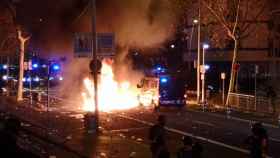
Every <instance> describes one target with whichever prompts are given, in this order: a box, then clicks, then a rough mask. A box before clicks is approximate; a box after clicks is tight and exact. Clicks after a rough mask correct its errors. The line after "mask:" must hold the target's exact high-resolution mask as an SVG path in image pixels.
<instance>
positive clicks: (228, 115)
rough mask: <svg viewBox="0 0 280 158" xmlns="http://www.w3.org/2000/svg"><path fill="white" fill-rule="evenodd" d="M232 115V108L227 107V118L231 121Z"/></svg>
mask: <svg viewBox="0 0 280 158" xmlns="http://www.w3.org/2000/svg"><path fill="white" fill-rule="evenodd" d="M230 114H231V111H230V108H229V107H227V118H228V119H230V118H231V117H230Z"/></svg>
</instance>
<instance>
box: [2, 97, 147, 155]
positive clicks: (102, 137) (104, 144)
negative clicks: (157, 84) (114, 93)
mask: <svg viewBox="0 0 280 158" xmlns="http://www.w3.org/2000/svg"><path fill="white" fill-rule="evenodd" d="M0 107H1V111H4V110H5V111H4V112H7V113H10V114H16V115H17V117H19V119H21V120H23V122H26V121H27V122H29V121H30V120H31V121H32V120H33V121H34V120H36V121H38V122H37V123H38V124H36V125H34V126H33V124H31V125H30V124H29V125H28V126H25V127H24V128H25V130H27V131H29V130H30V131H31V133H36V134H35V135H32V137H36V138H38V136H36V135H37V134H38V135H40V136H39V137H40V139H46V140H47V139H51V140H48V142H47V143H51V145H48V147H46V145H45V144H41V146H43V147H44V146H45V147H46V148H47V149H45V151H48V154H50V155H54V156H56V157H57V158H59V157H67V158H68V157H69V158H70V157H85V158H86V157H87V158H106V157H111V158H129V157H130V155H131V156H133V158H148V157H151V154H150V150H149V146H148V145H146V144H144V143H142V142H139V141H136V140H131V139H128V138H125V137H122V136H120V135H119V134H117V133H110V132H109V131H106V130H101V132H100V133H99V134H98V135H97V134H95V133H87V132H85V130H84V129H83V121H82V118H81V119H80V120H79V121H77V120H76V119H75V118H70V117H68V116H65V118H62V117H64V116H61V118H60V119H59V120H57V117H51V119H50V120H49V121H52V122H56V124H55V125H54V124H53V129H52V130H51V131H53V130H54V129H55V130H57V127H58V126H59V128H61V127H64V128H65V133H64V134H61V133H60V134H61V135H62V136H67V138H66V141H65V142H64V143H62V141H60V140H63V139H65V138H58V136H57V135H56V136H54V135H49V136H45V133H46V131H44V130H46V128H44V127H42V129H38V128H37V126H42V125H43V121H41V120H42V118H39V117H44V112H43V113H41V114H40V115H37V113H38V112H34V108H30V107H29V106H26V105H25V104H24V103H23V104H17V103H16V102H14V101H12V100H11V99H8V100H6V98H4V97H2V98H1V101H0ZM20 110H23V111H24V112H25V113H26V111H28V112H29V114H28V115H26V116H28V118H26V117H25V116H23V115H20V114H21V113H22V112H19V111H20ZM18 114H19V115H20V116H18ZM49 115H51V116H57V113H56V112H50V113H49ZM64 119H65V120H66V119H68V120H67V124H65V122H63V120H64ZM69 119H73V120H69ZM33 121H32V123H33ZM69 121H70V122H71V123H69ZM60 122H61V123H60ZM55 126H57V127H55ZM43 128H44V129H43ZM47 133H51V132H50V131H49V132H47ZM69 134H70V135H69ZM44 137H45V138H44ZM43 141H44V140H43ZM45 143H46V142H45ZM49 146H51V147H49ZM76 153H78V154H76Z"/></svg>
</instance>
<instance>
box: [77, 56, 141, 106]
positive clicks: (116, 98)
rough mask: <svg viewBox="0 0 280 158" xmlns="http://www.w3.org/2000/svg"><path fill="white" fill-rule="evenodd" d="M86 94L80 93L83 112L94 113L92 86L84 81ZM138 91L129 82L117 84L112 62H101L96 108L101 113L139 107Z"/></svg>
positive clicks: (89, 82)
mask: <svg viewBox="0 0 280 158" xmlns="http://www.w3.org/2000/svg"><path fill="white" fill-rule="evenodd" d="M84 86H85V88H86V92H83V93H82V98H83V107H82V108H83V110H85V111H94V110H95V108H94V91H93V87H94V84H93V82H92V80H90V79H89V78H86V79H84ZM138 96H139V90H138V89H137V88H136V86H132V85H131V83H130V82H129V81H122V82H117V81H116V80H115V79H114V73H113V70H112V61H111V60H103V61H102V69H101V74H100V78H99V83H98V108H99V110H101V111H112V110H124V109H130V108H134V107H137V106H138V105H139V99H138V98H139V97H138Z"/></svg>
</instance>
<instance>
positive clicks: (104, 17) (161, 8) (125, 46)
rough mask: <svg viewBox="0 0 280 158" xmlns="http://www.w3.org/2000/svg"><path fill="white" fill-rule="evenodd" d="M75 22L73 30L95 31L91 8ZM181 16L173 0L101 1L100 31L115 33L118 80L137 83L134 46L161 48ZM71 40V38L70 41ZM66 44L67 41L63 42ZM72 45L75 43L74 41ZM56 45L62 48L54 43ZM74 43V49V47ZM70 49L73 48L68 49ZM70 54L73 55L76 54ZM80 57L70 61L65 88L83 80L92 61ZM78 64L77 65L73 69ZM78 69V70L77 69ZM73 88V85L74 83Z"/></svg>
mask: <svg viewBox="0 0 280 158" xmlns="http://www.w3.org/2000/svg"><path fill="white" fill-rule="evenodd" d="M89 8H90V7H88V10H87V12H86V13H85V14H84V15H82V16H81V17H80V18H79V19H78V20H76V21H75V23H74V26H73V28H72V29H73V32H90V31H91V10H90V9H89ZM176 23H177V15H176V13H174V12H173V10H172V3H171V1H170V0H102V1H101V0H100V1H97V32H113V33H115V38H116V39H115V40H116V45H117V46H118V47H119V48H121V49H116V50H117V51H118V52H116V54H117V57H116V59H115V62H114V72H115V74H116V76H115V77H116V79H117V80H124V79H130V82H132V83H134V84H136V83H137V82H138V81H139V80H140V78H141V76H143V75H142V74H141V73H139V72H135V71H133V70H132V68H131V66H130V65H131V62H130V61H128V59H127V58H126V56H127V54H128V50H129V49H130V48H140V49H145V48H160V47H161V45H162V43H163V42H165V41H166V40H167V39H169V38H172V35H173V32H174V30H175V28H176ZM68 42H69V40H68ZM63 43H64V42H63ZM70 43H71V44H72V42H70ZM52 47H53V48H55V47H61V46H59V45H56V44H52ZM72 47H73V46H71V47H70V48H72ZM67 49H68V50H69V47H68V48H67ZM67 56H70V57H72V56H73V53H71V54H68V55H67ZM85 63H86V62H84V61H82V62H81V61H79V59H75V60H70V61H69V66H68V67H67V68H68V69H69V70H66V73H65V74H66V77H65V78H66V79H67V78H68V79H70V80H71V81H69V82H66V83H65V86H63V91H68V90H67V89H69V84H68V83H70V85H71V82H77V81H81V80H82V79H83V74H82V73H85V71H79V69H81V70H85V69H88V64H85ZM73 67H75V68H73ZM73 70H75V71H73ZM71 87H73V86H71Z"/></svg>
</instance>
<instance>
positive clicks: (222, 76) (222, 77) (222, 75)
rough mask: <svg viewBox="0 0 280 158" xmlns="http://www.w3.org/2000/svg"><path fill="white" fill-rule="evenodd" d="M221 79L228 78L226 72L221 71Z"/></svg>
mask: <svg viewBox="0 0 280 158" xmlns="http://www.w3.org/2000/svg"><path fill="white" fill-rule="evenodd" d="M221 79H222V80H224V79H226V73H224V72H222V73H221Z"/></svg>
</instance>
